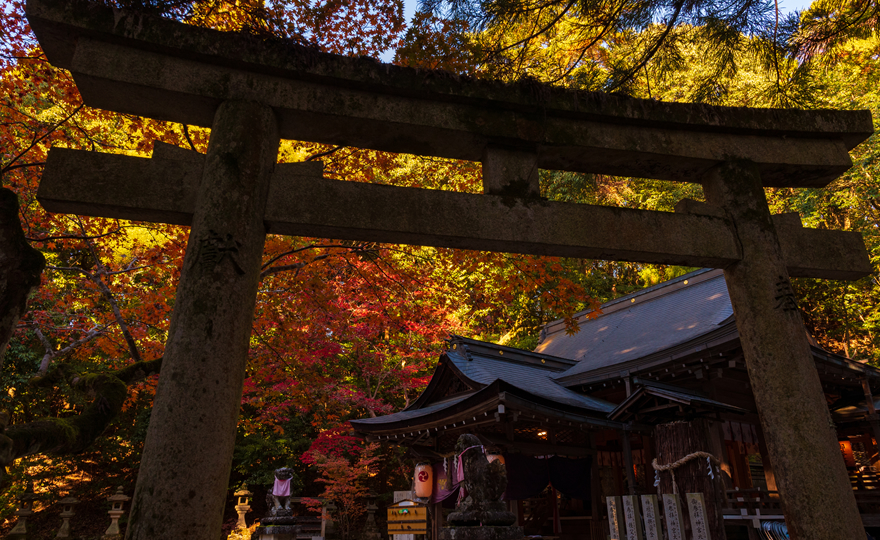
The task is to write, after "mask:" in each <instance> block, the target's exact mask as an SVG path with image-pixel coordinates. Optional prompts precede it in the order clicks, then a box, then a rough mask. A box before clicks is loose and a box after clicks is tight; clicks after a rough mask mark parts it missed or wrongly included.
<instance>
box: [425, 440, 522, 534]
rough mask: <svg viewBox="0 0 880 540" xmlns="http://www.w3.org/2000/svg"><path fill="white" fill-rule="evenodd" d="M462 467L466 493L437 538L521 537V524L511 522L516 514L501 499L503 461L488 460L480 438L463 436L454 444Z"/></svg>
mask: <svg viewBox="0 0 880 540" xmlns="http://www.w3.org/2000/svg"><path fill="white" fill-rule="evenodd" d="M455 453H456V454H457V455H460V456H461V463H462V467H463V468H464V481H463V482H462V484H464V485H463V489H465V491H466V492H467V496H466V497H465V498H464V499H462V500H461V502H459V503H458V505H456V507H455V512H452V513H451V514H449V517H448V518H446V521H447V522H448V523H449V524H450V526H449V527H443V528H442V529H440V535H439V536H440V537H439V539H438V540H520V539H521V538H523V536H524V534H523V529H522V527H517V526H515V525H514V523H516V516H515V515H514V514H513V512H510V511H509V510H508V509H507V503H506V502H504V501H502V500H501V496H502V495H503V494H504V490H505V489H507V469H506V467H505V465H504V463H503V461H502V460H495V461H492V462H491V463H490V462H489V460H488V459H486V456H485V455H484V448H483V446H482V445H481V444H480V440H479V439H478V438H477V437H476V436H474V435H462V436H461V437H459V438H458V441H457V442H456V443H455Z"/></svg>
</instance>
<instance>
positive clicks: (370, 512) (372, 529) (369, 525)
mask: <svg viewBox="0 0 880 540" xmlns="http://www.w3.org/2000/svg"><path fill="white" fill-rule="evenodd" d="M378 496H379V495H377V494H376V492H374V491H373V490H370V492H369V493H367V522H366V523H365V524H364V534H363V538H364V540H382V534H381V533H380V532H379V528H378V527H377V526H376V510H378V509H379V507H378V506H377V505H376V498H377V497H378Z"/></svg>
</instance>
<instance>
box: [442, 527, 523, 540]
mask: <svg viewBox="0 0 880 540" xmlns="http://www.w3.org/2000/svg"><path fill="white" fill-rule="evenodd" d="M439 536H440V540H522V539H523V538H524V537H525V534H524V533H523V530H522V527H494V526H486V527H443V528H441V529H440V535H439Z"/></svg>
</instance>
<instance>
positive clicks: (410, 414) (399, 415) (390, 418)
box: [351, 394, 471, 424]
mask: <svg viewBox="0 0 880 540" xmlns="http://www.w3.org/2000/svg"><path fill="white" fill-rule="evenodd" d="M470 396H471V394H467V395H463V396H458V397H455V398H452V399H446V400H443V401H438V402H437V403H432V404H430V405H427V406H425V407H422V408H421V409H407V410H405V411H398V412H396V413H392V414H387V415H385V416H377V417H375V418H359V419H358V420H352V421H351V422H352V424H387V423H390V422H397V421H400V420H411V419H413V418H418V417H420V416H427V415H429V414H431V413H433V412H437V411H440V410H443V409H445V408H447V407H451V406H453V405H455V404H456V403H458V402H460V401H462V400H464V399H466V398H468V397H470Z"/></svg>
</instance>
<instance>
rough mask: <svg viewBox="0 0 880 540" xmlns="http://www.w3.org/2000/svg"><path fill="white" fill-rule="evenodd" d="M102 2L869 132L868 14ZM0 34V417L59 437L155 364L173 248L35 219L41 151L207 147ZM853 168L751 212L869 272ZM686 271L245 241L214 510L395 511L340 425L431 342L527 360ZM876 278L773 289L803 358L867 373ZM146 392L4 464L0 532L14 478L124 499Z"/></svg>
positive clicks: (864, 203)
mask: <svg viewBox="0 0 880 540" xmlns="http://www.w3.org/2000/svg"><path fill="white" fill-rule="evenodd" d="M115 4H117V5H118V4H123V5H126V6H127V7H129V8H134V9H142V10H148V11H154V12H160V13H162V14H164V15H166V16H171V17H175V18H177V19H179V20H183V21H185V22H187V23H190V24H197V25H202V26H209V27H213V28H217V29H220V30H224V31H238V32H249V33H254V34H257V35H260V36H262V37H264V38H265V39H277V38H278V37H284V38H287V39H294V40H297V41H299V42H300V43H302V44H305V45H306V46H310V47H314V48H317V49H320V50H323V51H327V52H332V53H336V54H345V55H357V56H362V55H368V56H374V57H377V56H380V55H383V54H384V55H385V57H387V56H388V54H389V53H388V52H387V51H389V50H390V51H396V53H395V54H394V57H393V62H394V63H397V64H401V65H407V66H412V67H418V68H420V69H424V70H426V72H427V70H432V73H435V74H437V73H445V76H453V77H458V76H463V75H466V76H469V77H491V78H496V79H503V80H506V81H510V82H516V81H520V82H522V81H523V80H526V81H529V82H530V83H535V82H542V83H548V84H555V85H564V86H569V87H576V88H579V89H583V90H600V91H611V92H618V93H623V94H627V95H631V96H634V97H639V98H645V99H656V100H663V101H695V102H705V103H710V104H713V105H727V106H748V107H782V108H789V107H797V108H804V109H814V108H835V109H870V110H871V111H872V112H873V114H874V117H875V122H876V121H877V118H878V117H880V101H878V82H880V81H878V79H880V37H878V35H877V32H876V30H877V21H878V9H880V8H878V4H877V3H876V2H875V1H869V0H839V1H837V0H835V1H829V0H817V1H816V2H814V3H813V4H812V6H811V7H810V8H809V9H807V10H805V11H804V12H801V13H798V12H795V13H791V14H787V15H786V14H781V13H780V12H779V11H778V9H777V8H778V6H777V5H776V4H774V2H765V1H758V0H754V1H753V0H741V1H738V2H722V1H709V0H702V1H701V0H695V1H691V2H684V1H683V0H668V1H667V0H653V1H649V0H641V1H637V0H609V1H604V2H594V1H590V0H571V1H569V0H535V1H532V0H529V1H526V0H493V1H488V0H487V1H484V2H469V1H466V0H447V1H443V0H436V1H433V0H432V1H427V2H422V3H421V4H420V8H419V10H418V11H417V12H416V13H415V15H414V16H413V18H412V20H411V21H406V20H405V18H404V11H403V9H404V5H403V2H402V1H401V0H352V1H347V2H341V1H338V0H329V1H327V2H323V3H321V2H319V3H315V2H308V1H306V0H269V1H266V2H265V3H260V4H254V3H248V2H243V1H238V2H233V3H229V2H226V1H221V0H207V1H203V2H195V3H181V2H173V1H169V2H165V1H164V0H156V1H148V2H140V1H129V2H115ZM0 36H2V38H0V39H2V49H0V174H2V184H3V188H8V189H9V190H11V191H12V192H14V193H15V194H16V195H17V196H18V200H19V203H20V215H19V218H20V222H21V224H22V228H23V230H24V234H25V237H26V240H27V242H28V243H30V245H32V246H33V247H35V248H36V249H37V250H39V251H40V252H41V253H42V255H43V256H44V257H45V259H46V269H45V271H44V272H43V274H42V277H41V283H40V285H39V287H38V288H37V289H36V291H35V292H34V293H33V295H32V297H31V299H30V301H29V307H28V311H27V312H26V313H25V314H24V316H23V317H21V319H20V320H19V321H18V322H17V325H16V328H15V332H14V334H13V336H12V338H11V340H10V341H9V345H8V348H7V351H6V354H5V358H3V363H2V371H0V385H2V388H0V390H2V391H0V408H3V409H6V410H7V411H8V412H9V415H10V421H9V423H10V424H12V425H20V424H26V423H29V422H34V421H36V420H38V419H41V418H49V419H52V418H55V419H63V418H71V417H75V416H76V415H79V414H81V413H82V412H83V411H84V410H85V409H86V408H87V407H88V406H89V404H90V403H93V401H94V395H90V394H89V392H88V390H95V389H94V388H90V387H83V385H82V384H80V383H79V381H81V380H82V377H81V376H80V375H82V374H97V373H109V372H114V371H116V370H120V369H122V368H125V367H126V366H130V365H132V364H133V363H134V362H138V361H143V360H153V359H157V358H161V356H162V351H163V346H164V343H165V339H166V333H167V331H168V323H169V316H170V313H171V310H172V308H173V305H174V291H175V288H176V284H177V281H178V278H179V275H180V268H181V264H182V260H183V253H184V250H185V247H186V241H187V234H188V230H187V229H186V228H184V227H176V226H166V225H156V224H144V223H135V222H126V221H120V220H109V219H97V218H87V217H80V216H72V215H51V214H48V213H46V212H45V211H43V209H42V208H41V206H40V205H39V204H38V203H37V202H36V199H35V194H36V189H37V186H38V183H39V178H40V174H41V170H42V165H43V163H44V161H45V157H46V152H47V150H48V148H50V147H51V146H53V145H55V146H64V147H69V148H83V149H89V150H92V151H100V152H115V153H124V154H128V155H134V156H144V157H146V156H149V154H150V152H151V149H152V145H153V143H154V141H162V142H166V143H169V144H174V145H177V146H181V147H184V148H188V149H192V150H197V151H200V152H204V151H205V149H206V147H207V142H208V137H209V134H210V133H209V131H208V130H206V129H202V128H198V127H194V126H183V125H178V124H171V123H166V122H157V121H153V120H150V119H146V118H140V117H134V116H128V115H120V114H115V113H110V112H107V111H102V110H95V109H90V108H89V107H85V106H84V105H83V104H82V100H81V98H80V96H79V94H78V93H77V91H76V88H75V85H74V84H73V81H72V79H71V78H70V75H69V74H68V73H67V72H65V71H63V70H58V69H55V68H53V67H52V66H51V65H49V64H48V62H47V61H46V59H45V56H44V55H43V53H42V52H41V50H40V49H39V46H38V45H37V43H36V40H35V38H34V36H33V34H32V33H31V32H30V29H29V28H28V26H27V21H26V19H25V18H24V5H23V3H22V2H20V1H15V0H12V1H11V0H0ZM439 70H444V71H442V72H441V71H439ZM878 155H880V145H878V140H877V136H876V135H875V136H873V137H871V138H870V139H869V140H868V141H867V142H865V143H863V144H862V145H861V146H859V147H858V148H856V149H855V150H854V151H853V152H852V157H853V161H854V166H853V168H852V169H851V170H850V171H849V172H847V173H846V174H845V175H843V176H842V177H841V178H839V179H838V180H836V181H835V182H833V183H832V184H831V185H830V186H829V187H828V188H826V189H824V190H816V189H768V190H767V196H768V200H769V201H770V203H771V207H772V210H773V212H774V213H779V212H792V211H796V212H799V213H800V214H801V216H802V219H803V222H804V225H806V226H809V227H818V228H832V229H843V230H856V231H860V232H862V233H863V235H864V238H865V242H866V243H867V245H868V249H869V251H870V254H871V259H872V263H873V265H874V268H875V269H877V268H878V266H880V231H878V226H880V183H878V179H877V178H876V177H877V175H878V173H880V171H878V160H877V158H878ZM316 159H320V160H322V161H323V162H324V164H325V171H326V174H327V175H328V176H329V177H331V178H337V179H340V180H347V181H357V182H376V183H385V184H392V185H399V186H417V187H424V188H430V189H444V190H455V191H467V192H474V193H476V192H479V191H481V178H480V166H479V164H478V163H471V162H460V161H453V160H445V159H436V158H419V157H416V156H410V155H397V154H389V153H382V152H375V151H368V150H362V149H357V148H339V147H329V146H325V145H318V144H311V143H308V142H300V141H283V143H282V147H281V151H280V153H279V160H280V161H307V160H316ZM541 189H542V195H543V196H545V197H547V198H548V199H551V200H561V201H570V202H579V203H588V204H599V205H615V206H623V207H628V208H639V209H650V210H660V211H672V208H673V206H674V204H675V203H676V202H677V201H679V200H680V199H682V198H684V197H691V198H695V199H702V194H701V189H700V186H699V185H696V184H685V183H673V182H661V181H655V180H647V179H639V178H620V177H607V176H600V175H588V174H573V173H560V172H555V171H541ZM688 270H690V269H687V268H680V267H664V266H657V265H644V264H634V263H612V262H604V261H589V260H577V259H561V258H546V257H532V256H525V255H513V254H500V253H482V252H468V251H459V250H449V249H436V248H424V247H414V246H401V245H378V244H364V243H352V242H340V241H335V240H332V239H315V238H289V237H279V236H270V237H269V239H268V241H267V243H266V247H265V253H264V265H263V272H262V276H261V278H262V280H261V284H260V289H259V297H258V301H257V308H256V314H255V319H254V328H253V334H252V338H251V348H250V353H249V355H250V356H249V363H248V368H247V369H248V370H247V378H246V381H245V389H244V397H243V400H242V409H241V418H240V421H239V427H238V436H237V444H236V449H235V458H234V468H233V471H232V478H231V480H230V486H229V487H230V504H229V507H230V509H231V506H232V502H231V500H232V499H231V495H232V492H233V491H234V490H235V489H236V488H237V487H239V486H240V485H242V484H247V485H248V486H249V487H250V488H251V489H252V491H254V492H256V493H257V494H258V496H259V497H261V496H262V494H263V493H264V490H265V488H266V486H267V485H268V484H270V483H271V481H272V471H273V470H274V469H276V468H278V467H282V466H288V467H291V468H292V469H294V471H295V472H296V475H295V477H294V485H295V486H296V490H297V491H299V492H300V493H302V494H304V495H309V496H318V495H321V494H322V493H323V494H326V495H330V496H332V497H335V498H336V499H337V500H338V502H339V506H340V508H341V509H340V511H341V512H346V511H348V512H350V513H351V516H356V515H357V514H358V513H359V512H360V511H362V509H363V499H362V497H361V496H362V495H363V494H364V493H365V492H366V490H367V489H373V490H375V491H376V492H377V493H378V494H379V495H380V496H381V497H384V499H383V500H382V502H388V498H389V497H390V492H391V491H393V490H394V489H408V487H409V482H410V475H411V470H412V464H411V463H409V462H407V461H406V460H405V459H403V457H402V455H401V454H400V453H399V451H398V450H397V449H395V448H393V447H377V446H365V445H364V444H363V443H362V442H361V441H360V440H358V439H356V438H354V437H352V436H351V435H350V433H349V428H348V426H347V424H346V422H347V421H348V420H349V419H352V418H361V417H365V416H373V415H381V414H387V413H390V412H394V411H397V410H400V409H401V408H403V407H405V406H406V405H407V404H408V403H410V402H411V401H412V400H413V399H414V398H415V397H416V396H417V395H418V393H419V391H420V390H421V389H422V388H423V387H424V386H425V384H426V383H427V380H428V378H429V377H430V374H431V373H432V370H433V368H434V366H435V364H436V361H437V358H438V353H439V351H441V350H442V348H443V344H444V339H445V338H446V337H448V336H449V335H451V334H460V335H465V336H468V337H475V338H477V339H484V340H489V341H494V342H497V343H503V344H507V345H511V346H516V347H522V348H526V349H532V348H533V347H534V346H535V345H536V344H537V342H538V336H539V333H540V328H541V326H542V325H543V324H544V323H546V322H548V321H550V320H554V319H559V318H562V319H565V320H566V321H567V322H568V325H569V330H570V331H572V332H574V331H576V330H577V328H576V323H574V321H573V319H572V317H571V316H572V315H573V314H574V313H576V312H578V311H581V310H584V309H594V308H596V307H597V306H598V305H599V304H600V303H602V302H605V301H607V300H610V299H612V298H614V297H617V296H620V295H623V294H626V293H628V292H631V291H633V290H636V289H638V288H642V287H645V286H649V285H651V284H654V283H657V282H659V281H661V280H664V279H668V278H671V277H674V276H676V275H680V274H682V273H684V272H686V271H688ZM878 278H880V274H878V272H877V271H875V272H874V274H873V275H871V276H869V277H867V278H864V279H862V280H859V281H857V282H851V283H845V282H832V281H821V280H807V279H798V280H795V289H796V292H797V294H798V297H799V304H800V307H801V309H802V311H803V314H804V318H805V320H806V322H807V325H808V327H809V329H810V331H811V332H812V333H813V335H814V336H815V337H816V338H817V340H818V341H819V343H820V344H821V345H822V346H823V347H825V348H827V349H829V350H831V351H834V352H837V353H840V354H844V355H847V356H849V357H851V358H854V359H857V360H859V361H865V362H871V363H877V362H880V348H878V345H880V336H878V331H880V328H878V325H880V311H878V303H880V280H878ZM155 385H156V376H155V375H154V376H151V377H147V378H145V379H143V380H141V381H139V382H135V383H132V384H130V385H129V386H128V388H127V391H126V394H125V395H124V396H123V399H121V400H120V402H119V403H120V407H119V411H118V414H117V415H116V418H115V420H114V421H113V422H112V423H111V424H110V426H109V427H108V428H107V429H106V431H105V432H104V434H103V436H101V437H99V438H97V439H96V440H94V442H93V443H92V444H91V445H90V446H89V447H88V448H87V449H85V450H84V451H82V452H79V453H77V454H75V455H58V456H49V457H47V456H46V455H43V454H36V455H32V456H29V457H25V458H22V459H19V460H17V461H15V462H13V463H10V464H9V467H8V470H9V477H8V478H7V479H6V482H7V483H8V486H9V488H8V489H7V490H6V491H5V492H4V493H3V494H2V495H0V519H5V520H6V522H5V523H6V525H5V527H6V528H8V527H9V526H10V524H11V519H13V518H12V511H13V510H14V507H15V498H16V497H17V496H18V495H19V494H20V493H21V491H22V490H23V489H24V486H25V483H26V480H32V481H33V482H34V484H35V489H36V491H37V493H38V495H39V497H40V504H42V505H44V506H48V505H50V504H52V503H53V502H55V501H57V500H58V499H60V498H61V497H62V496H64V495H67V494H70V495H73V496H76V497H78V498H80V499H82V500H85V501H90V500H91V501H105V500H106V497H107V496H108V495H109V494H110V492H111V491H112V490H113V489H115V486H119V485H121V486H123V487H124V489H125V490H126V491H127V492H129V493H130V492H131V491H132V489H133V486H134V481H135V478H136V474H137V465H138V463H139V460H140V452H141V448H142V445H143V440H144V436H145V434H146V427H147V424H148V422H149V415H150V406H151V403H152V397H153V394H154V391H155ZM92 394H94V392H92ZM325 489H326V490H327V491H326V493H325ZM105 510H106V509H101V511H102V512H103V511H105ZM252 517H253V515H252V516H250V519H252ZM342 517H345V516H342ZM349 517H350V516H349Z"/></svg>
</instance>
